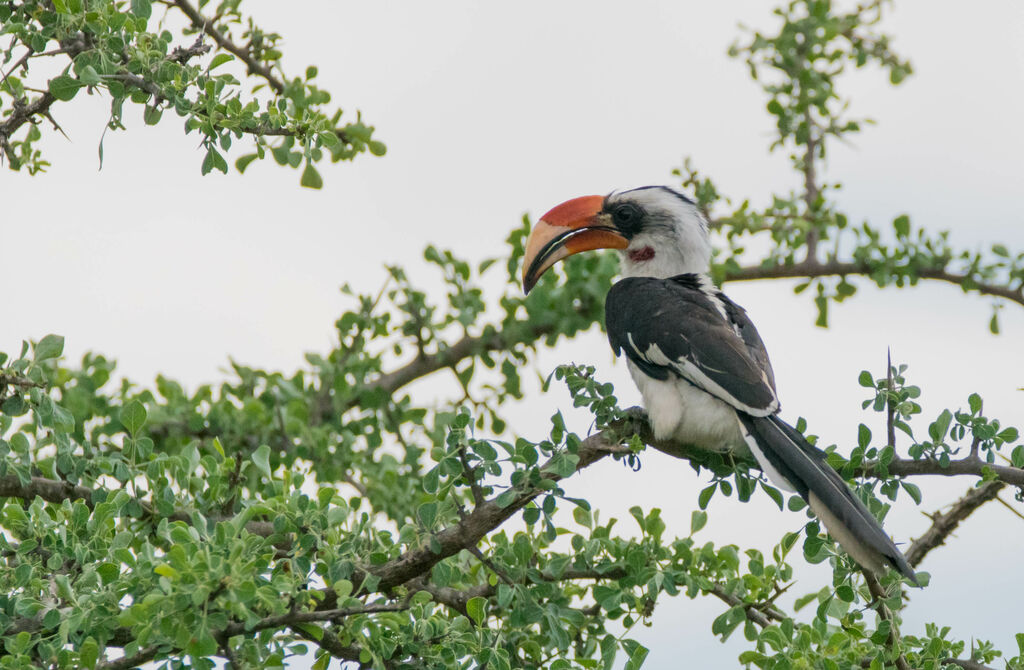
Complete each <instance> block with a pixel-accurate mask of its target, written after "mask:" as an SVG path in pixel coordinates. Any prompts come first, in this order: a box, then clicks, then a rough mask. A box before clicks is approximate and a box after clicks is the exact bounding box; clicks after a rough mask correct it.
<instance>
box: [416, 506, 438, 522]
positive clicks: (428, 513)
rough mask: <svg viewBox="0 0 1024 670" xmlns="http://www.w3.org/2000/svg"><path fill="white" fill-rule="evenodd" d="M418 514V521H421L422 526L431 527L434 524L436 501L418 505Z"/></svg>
mask: <svg viewBox="0 0 1024 670" xmlns="http://www.w3.org/2000/svg"><path fill="white" fill-rule="evenodd" d="M418 515H419V517H420V523H422V524H423V526H424V527H426V528H432V527H433V525H434V520H435V519H436V518H437V503H436V502H426V503H423V504H422V505H420V508H419V510H418Z"/></svg>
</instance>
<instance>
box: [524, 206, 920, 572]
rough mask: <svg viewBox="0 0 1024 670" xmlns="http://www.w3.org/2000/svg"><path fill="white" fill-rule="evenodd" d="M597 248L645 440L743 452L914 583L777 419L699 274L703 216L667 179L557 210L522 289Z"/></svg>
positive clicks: (846, 492) (812, 451) (756, 361)
mask: <svg viewBox="0 0 1024 670" xmlns="http://www.w3.org/2000/svg"><path fill="white" fill-rule="evenodd" d="M596 249H616V250H617V251H618V252H619V254H620V260H621V263H620V268H621V274H622V275H623V277H622V279H620V280H619V281H617V282H616V283H615V284H613V285H612V287H611V289H610V290H609V291H608V295H607V298H606V301H605V327H606V331H607V334H608V340H609V343H610V344H611V347H612V350H613V351H614V353H615V355H616V356H619V355H621V354H622V353H625V356H626V365H627V367H628V369H629V373H630V376H631V377H632V378H633V381H634V382H635V383H636V386H637V387H638V389H639V390H640V395H641V396H642V398H643V404H644V408H645V409H646V411H647V416H648V420H649V422H650V424H651V428H652V431H653V434H654V438H655V440H656V441H659V442H663V441H664V442H670V443H679V444H682V445H685V446H688V447H692V448H696V449H700V450H705V451H712V452H719V453H727V454H735V455H738V456H744V457H749V455H753V457H754V459H755V460H756V461H757V463H758V465H759V466H760V467H761V469H762V471H763V472H764V473H765V475H766V476H767V478H768V480H769V481H770V482H771V483H772V484H773V485H775V486H777V487H779V488H782V489H785V490H788V491H791V492H796V493H798V494H799V495H800V496H801V497H802V498H803V499H804V500H805V501H806V502H807V504H808V506H809V507H810V509H811V511H812V512H813V513H814V515H815V516H816V517H817V518H818V519H819V520H821V521H822V523H824V525H825V528H826V529H827V530H828V532H829V533H830V534H831V535H832V537H833V538H834V539H835V540H836V541H837V542H838V543H839V545H840V546H841V547H842V548H843V549H844V550H845V551H846V553H847V554H849V555H850V556H851V557H852V558H853V559H854V560H855V561H856V562H857V563H858V564H859V565H860V566H861V567H862V568H866V569H867V570H868V571H870V572H871V573H872V574H874V575H875V576H880V575H883V574H885V573H887V571H888V570H889V568H894V569H895V570H897V571H898V572H899V573H900V574H902V575H903V576H904V577H906V578H907V579H909V580H910V581H911V582H913V583H914V584H918V582H917V578H916V575H915V573H914V571H913V570H912V569H911V567H910V565H909V564H908V563H907V561H906V559H905V557H904V556H903V554H902V553H901V552H900V550H899V549H898V548H897V547H896V545H895V544H894V543H893V541H892V539H891V538H890V537H889V536H888V535H887V534H886V532H885V531H884V530H883V529H882V527H881V525H880V524H879V523H878V521H877V520H876V519H875V517H874V516H872V514H871V513H870V512H869V511H868V509H867V508H866V507H865V506H864V504H863V502H861V500H860V499H859V498H858V497H857V496H856V495H854V494H853V492H852V491H851V490H850V488H849V487H848V486H847V484H846V482H845V481H844V480H843V478H842V477H840V476H839V473H838V472H836V470H835V469H834V468H832V467H831V466H830V465H829V464H828V462H827V461H826V456H825V452H823V451H822V450H820V449H818V448H817V447H815V446H814V445H812V444H811V443H810V442H808V441H807V440H806V439H805V438H804V437H803V435H801V434H800V432H799V431H797V430H796V429H795V428H793V427H792V426H791V425H789V424H788V423H786V422H785V421H783V420H782V419H781V418H780V417H779V409H780V405H779V398H778V394H777V392H776V389H775V375H774V372H773V371H772V365H771V362H770V360H769V358H768V352H767V350H766V349H765V345H764V343H763V342H762V340H761V337H760V335H759V334H758V332H757V329H756V328H755V327H754V324H753V322H752V321H751V320H750V318H749V317H748V316H747V313H746V311H745V310H744V309H743V308H742V307H740V306H739V305H738V304H736V303H735V302H734V301H733V300H731V299H730V298H729V297H728V296H726V295H725V293H723V292H722V291H721V290H719V289H718V288H717V287H716V286H715V284H714V282H713V281H712V280H711V277H710V276H709V271H710V261H711V242H710V239H709V233H708V223H707V219H706V218H705V217H704V215H703V214H702V213H701V211H700V209H699V208H698V206H697V205H696V203H695V202H694V201H693V200H691V199H690V198H688V197H687V196H686V195H684V194H683V193H680V192H679V191H677V190H675V189H673V188H671V187H668V186H643V187H640V188H634V189H629V190H621V191H613V192H612V193H610V194H608V195H605V196H601V195H591V196H583V197H579V198H573V199H572V200H568V201H566V202H564V203H562V204H560V205H558V206H556V207H555V208H553V209H552V210H551V211H549V212H548V213H546V214H545V215H544V216H542V217H541V218H540V219H539V220H538V221H537V223H536V224H535V225H534V226H533V228H532V230H531V231H530V235H529V237H528V239H527V242H526V248H525V252H524V257H523V289H524V291H525V293H527V294H528V293H529V292H530V290H531V289H532V288H533V287H534V286H535V285H536V283H537V281H538V280H539V279H540V277H541V276H542V275H543V274H544V273H545V272H546V271H547V270H548V269H550V268H551V267H552V266H554V265H555V264H556V263H557V262H558V261H560V260H562V259H564V258H567V257H569V256H571V255H573V254H578V253H581V252H585V251H591V250H596Z"/></svg>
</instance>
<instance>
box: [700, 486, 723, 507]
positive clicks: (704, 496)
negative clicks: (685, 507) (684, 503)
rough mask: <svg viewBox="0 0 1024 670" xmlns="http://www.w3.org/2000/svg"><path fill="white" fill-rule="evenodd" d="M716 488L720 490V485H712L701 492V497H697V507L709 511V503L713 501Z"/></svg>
mask: <svg viewBox="0 0 1024 670" xmlns="http://www.w3.org/2000/svg"><path fill="white" fill-rule="evenodd" d="M716 488H718V484H712V485H711V486H708V487H707V488H705V489H704V490H703V491H701V492H700V495H699V496H697V505H699V506H700V508H701V509H707V506H708V502H710V501H711V496H713V495H714V494H715V489H716Z"/></svg>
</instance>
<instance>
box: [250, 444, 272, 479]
mask: <svg viewBox="0 0 1024 670" xmlns="http://www.w3.org/2000/svg"><path fill="white" fill-rule="evenodd" d="M252 462H253V463H254V464H255V465H256V467H257V468H259V471H260V472H262V473H263V474H264V475H266V476H267V479H270V478H271V476H272V475H271V474H270V447H269V446H267V445H265V444H261V445H260V446H259V448H257V449H256V451H254V452H252Z"/></svg>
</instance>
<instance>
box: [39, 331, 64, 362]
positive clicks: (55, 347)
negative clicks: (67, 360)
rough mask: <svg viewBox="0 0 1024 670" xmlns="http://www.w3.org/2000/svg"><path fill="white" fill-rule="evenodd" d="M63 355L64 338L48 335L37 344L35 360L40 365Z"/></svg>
mask: <svg viewBox="0 0 1024 670" xmlns="http://www.w3.org/2000/svg"><path fill="white" fill-rule="evenodd" d="M62 353H64V337H63V336H61V335H47V336H46V337H44V338H43V339H41V340H39V341H38V342H36V346H35V354H34V357H33V360H34V361H35V362H37V363H38V362H39V361H45V360H47V359H50V358H57V357H58V356H60V355H61V354H62Z"/></svg>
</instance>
